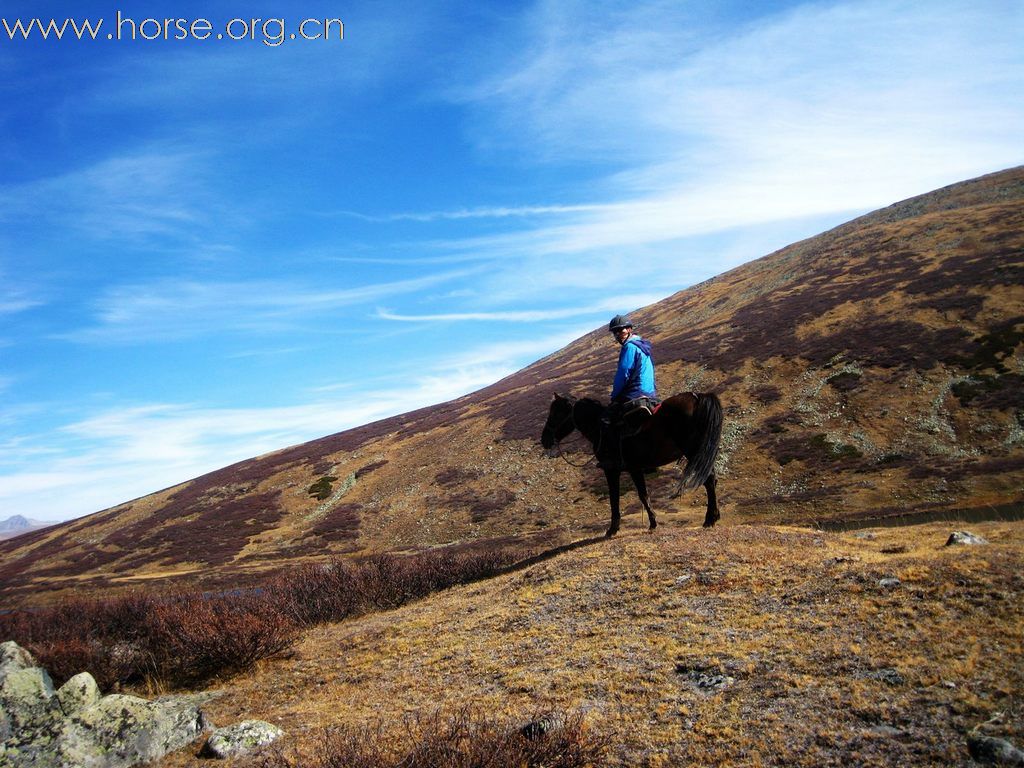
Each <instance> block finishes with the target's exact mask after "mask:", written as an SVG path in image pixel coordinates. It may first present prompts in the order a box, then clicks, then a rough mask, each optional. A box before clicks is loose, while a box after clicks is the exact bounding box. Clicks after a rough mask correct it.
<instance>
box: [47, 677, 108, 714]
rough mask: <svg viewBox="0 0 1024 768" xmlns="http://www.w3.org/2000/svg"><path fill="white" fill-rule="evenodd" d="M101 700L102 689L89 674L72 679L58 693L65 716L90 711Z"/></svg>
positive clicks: (58, 699)
mask: <svg viewBox="0 0 1024 768" xmlns="http://www.w3.org/2000/svg"><path fill="white" fill-rule="evenodd" d="M99 700H100V688H99V686H98V685H96V680H95V678H93V676H92V675H90V674H89V673H88V672H80V673H79V674H77V675H75V676H74V677H72V678H71V679H70V680H68V681H67V682H66V683H64V685H62V686H61V687H60V690H58V691H57V703H58V704H59V705H60V710H61V712H63V713H64V714H65V715H73V714H75V713H76V712H79V711H80V710H83V709H88V708H89V707H91V706H94V705H95V704H98V703H99Z"/></svg>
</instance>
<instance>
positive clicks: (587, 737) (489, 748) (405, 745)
mask: <svg viewBox="0 0 1024 768" xmlns="http://www.w3.org/2000/svg"><path fill="white" fill-rule="evenodd" d="M318 741H319V743H318V745H317V747H316V750H315V754H314V755H302V754H299V753H298V752H297V751H295V750H293V751H291V752H290V753H289V752H286V751H284V750H283V749H276V750H273V751H271V752H270V753H268V754H264V755H262V756H261V757H258V758H255V759H254V760H253V761H252V762H250V763H249V768H299V766H303V768H478V767H483V766H486V768H582V766H590V765H597V764H599V763H600V761H601V758H602V757H603V755H604V753H605V751H606V750H607V744H606V743H605V741H604V740H603V739H601V738H598V737H596V736H594V735H593V734H591V733H590V732H589V731H588V730H587V729H586V727H585V726H584V723H583V718H582V716H580V715H572V716H569V717H563V716H560V715H550V714H549V715H545V716H543V717H539V718H536V719H534V720H533V721H531V722H530V723H528V724H525V725H517V724H514V723H510V722H501V721H498V720H495V719H492V718H490V717H488V716H487V715H483V714H480V713H476V712H473V711H472V710H470V709H468V708H467V709H463V710H460V711H458V712H457V713H455V714H450V715H443V714H440V713H438V714H434V715H432V716H429V717H425V718H419V719H414V720H407V721H406V722H405V723H404V726H403V727H401V728H400V729H398V731H397V732H395V733H389V732H388V731H386V730H385V729H384V727H383V726H382V725H377V726H375V727H365V726H364V727H341V728H333V729H329V730H325V731H324V732H322V734H321V735H320V738H319V739H318Z"/></svg>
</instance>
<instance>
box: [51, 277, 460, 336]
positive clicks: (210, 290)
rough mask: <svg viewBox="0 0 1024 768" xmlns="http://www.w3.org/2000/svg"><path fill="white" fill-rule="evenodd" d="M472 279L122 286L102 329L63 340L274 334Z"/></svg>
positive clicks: (107, 300) (106, 309) (100, 312)
mask: <svg viewBox="0 0 1024 768" xmlns="http://www.w3.org/2000/svg"><path fill="white" fill-rule="evenodd" d="M466 274H469V272H468V271H466V270H462V271H452V272H441V273H435V274H432V275H427V276H424V277H416V278H409V279H405V280H394V281H391V282H384V283H371V284H367V285H361V286H355V287H351V288H327V289H324V288H312V287H309V286H303V285H298V284H295V283H291V282H284V281H270V280H253V281H244V282H198V281H192V280H166V281H161V282H158V283H153V284H149V285H129V286H119V287H116V288H113V289H111V290H109V291H108V292H107V294H106V295H105V296H104V297H103V298H101V299H100V300H99V301H98V302H97V307H96V310H97V318H96V319H97V323H96V324H95V325H94V326H92V327H88V328H83V329H79V330H76V331H72V332H69V333H66V334H62V335H61V338H64V339H68V340H71V341H77V342H83V343H128V344H136V343H145V342H153V341H170V340H178V339H184V338H190V337H197V336H204V335H208V334H211V333H225V332H257V331H258V332H272V331H275V330H282V329H290V328H292V327H293V326H294V323H295V322H297V321H298V320H301V319H303V318H307V319H308V318H310V317H313V316H317V315H321V314H323V313H326V312H330V311H333V310H337V309H339V308H343V307H349V306H353V305H358V304H362V303H366V302H373V301H377V300H380V299H382V298H385V297H388V296H395V295H399V294H406V293H414V292H417V291H420V290H423V289H425V288H428V287H431V286H436V285H439V284H442V283H445V282H448V281H450V280H453V279H456V278H458V277H462V276H465V275H466Z"/></svg>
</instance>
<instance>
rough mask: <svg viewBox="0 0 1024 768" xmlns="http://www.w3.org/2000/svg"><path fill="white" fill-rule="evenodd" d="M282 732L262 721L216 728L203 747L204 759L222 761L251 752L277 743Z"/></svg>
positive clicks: (248, 721)
mask: <svg viewBox="0 0 1024 768" xmlns="http://www.w3.org/2000/svg"><path fill="white" fill-rule="evenodd" d="M283 735H284V731H282V730H281V729H280V728H278V727H277V726H276V725H273V724H271V723H267V722H264V721H262V720H245V721H243V722H241V723H236V724H235V725H229V726H227V727H226V728H218V729H217V730H215V731H214V732H213V734H211V736H210V738H209V739H207V741H206V744H205V746H203V752H202V754H203V756H204V757H215V758H218V759H223V758H225V757H230V756H231V755H238V754H242V753H245V752H251V751H252V750H254V749H257V748H259V747H262V746H265V745H267V744H270V743H272V742H274V741H277V740H278V739H279V738H281V736H283Z"/></svg>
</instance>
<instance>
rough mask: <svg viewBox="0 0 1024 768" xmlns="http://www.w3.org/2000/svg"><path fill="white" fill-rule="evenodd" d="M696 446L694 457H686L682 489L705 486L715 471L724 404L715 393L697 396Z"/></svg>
mask: <svg viewBox="0 0 1024 768" xmlns="http://www.w3.org/2000/svg"><path fill="white" fill-rule="evenodd" d="M693 431H694V444H695V445H696V447H697V450H696V452H695V453H694V454H693V455H692V456H687V457H686V470H685V471H684V472H683V479H682V482H681V484H680V489H682V488H686V489H692V488H696V487H697V486H698V485H703V484H704V482H705V481H706V480H707V479H708V477H709V476H710V475H711V473H712V472H714V471H715V459H717V458H718V442H719V440H720V439H721V437H722V403H721V402H720V401H719V399H718V396H717V395H716V394H714V393H713V392H701V393H698V394H697V410H696V411H695V412H694V414H693Z"/></svg>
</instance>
